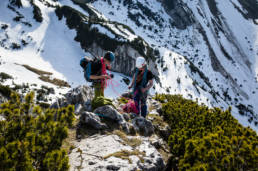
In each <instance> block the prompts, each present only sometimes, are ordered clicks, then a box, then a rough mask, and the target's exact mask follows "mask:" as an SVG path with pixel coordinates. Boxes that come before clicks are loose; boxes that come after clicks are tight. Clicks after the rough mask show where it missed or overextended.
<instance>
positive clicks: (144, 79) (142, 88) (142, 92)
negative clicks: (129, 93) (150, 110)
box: [128, 57, 154, 118]
mask: <svg viewBox="0 0 258 171" xmlns="http://www.w3.org/2000/svg"><path fill="white" fill-rule="evenodd" d="M133 73H134V75H133V79H132V82H131V84H130V85H129V87H128V88H129V89H131V88H133V97H134V102H135V104H136V107H137V109H138V111H140V113H141V116H142V117H144V118H145V117H146V115H147V104H146V101H147V96H148V90H149V89H150V88H151V87H152V86H153V78H154V75H153V74H152V72H151V71H150V70H148V68H147V63H146V61H145V59H144V58H143V57H138V58H137V59H136V68H135V70H134V72H133Z"/></svg>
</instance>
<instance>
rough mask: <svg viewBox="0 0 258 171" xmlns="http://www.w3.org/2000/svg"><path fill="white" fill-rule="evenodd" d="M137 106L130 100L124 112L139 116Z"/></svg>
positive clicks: (124, 107)
mask: <svg viewBox="0 0 258 171" xmlns="http://www.w3.org/2000/svg"><path fill="white" fill-rule="evenodd" d="M136 105H137V104H135V102H134V101H133V100H129V101H128V102H127V103H126V104H125V105H124V106H123V111H124V112H126V113H136V114H139V110H138V109H137V107H136Z"/></svg>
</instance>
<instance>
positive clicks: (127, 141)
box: [113, 130, 142, 148]
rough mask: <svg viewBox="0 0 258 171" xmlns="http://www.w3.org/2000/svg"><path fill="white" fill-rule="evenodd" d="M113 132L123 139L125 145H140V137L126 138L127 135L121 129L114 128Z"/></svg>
mask: <svg viewBox="0 0 258 171" xmlns="http://www.w3.org/2000/svg"><path fill="white" fill-rule="evenodd" d="M113 133H114V134H115V135H117V136H119V137H120V138H121V139H122V140H123V142H124V144H125V145H129V146H131V147H134V148H135V147H137V146H139V145H141V143H142V140H141V139H139V138H128V137H127V135H126V134H125V133H124V132H122V131H119V130H115V131H114V132H113Z"/></svg>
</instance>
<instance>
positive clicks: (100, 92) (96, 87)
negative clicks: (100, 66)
mask: <svg viewBox="0 0 258 171" xmlns="http://www.w3.org/2000/svg"><path fill="white" fill-rule="evenodd" d="M93 88H94V94H95V96H94V98H97V97H99V96H104V89H103V88H101V83H94V84H93Z"/></svg>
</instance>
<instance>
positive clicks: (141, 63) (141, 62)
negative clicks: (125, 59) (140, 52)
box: [136, 56, 146, 68]
mask: <svg viewBox="0 0 258 171" xmlns="http://www.w3.org/2000/svg"><path fill="white" fill-rule="evenodd" d="M145 64H146V61H145V59H144V57H141V56H140V57H137V58H136V67H137V68H142V67H143V66H144V65H145Z"/></svg>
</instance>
